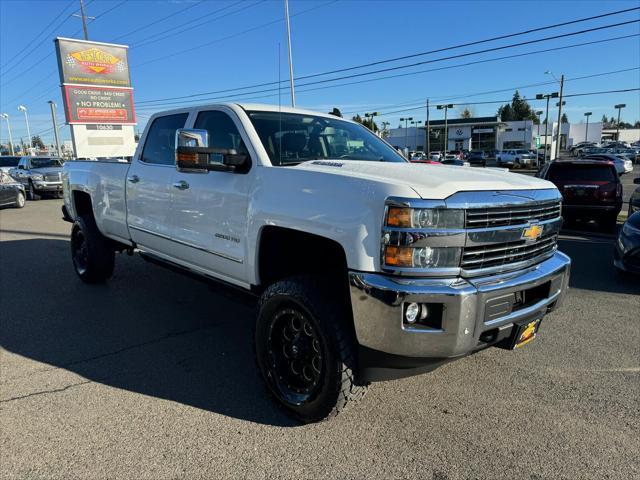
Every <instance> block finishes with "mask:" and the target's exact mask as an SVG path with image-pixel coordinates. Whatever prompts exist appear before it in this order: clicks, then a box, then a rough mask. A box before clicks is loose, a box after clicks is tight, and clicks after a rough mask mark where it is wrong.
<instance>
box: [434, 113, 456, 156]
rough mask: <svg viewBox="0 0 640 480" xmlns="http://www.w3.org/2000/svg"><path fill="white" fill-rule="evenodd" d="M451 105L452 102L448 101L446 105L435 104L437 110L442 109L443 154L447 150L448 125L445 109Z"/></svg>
mask: <svg viewBox="0 0 640 480" xmlns="http://www.w3.org/2000/svg"><path fill="white" fill-rule="evenodd" d="M453 107H454V105H453V104H452V103H449V104H447V105H438V106H436V108H437V109H438V110H442V109H444V154H445V155H446V154H447V152H448V151H449V126H448V125H447V111H448V110H449V109H450V108H453Z"/></svg>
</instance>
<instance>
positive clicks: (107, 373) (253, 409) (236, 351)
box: [0, 239, 299, 427]
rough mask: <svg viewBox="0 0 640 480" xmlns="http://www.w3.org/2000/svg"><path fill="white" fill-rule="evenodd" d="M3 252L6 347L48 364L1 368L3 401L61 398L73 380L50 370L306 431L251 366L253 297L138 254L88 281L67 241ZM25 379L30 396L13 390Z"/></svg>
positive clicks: (25, 243) (22, 243) (19, 244)
mask: <svg viewBox="0 0 640 480" xmlns="http://www.w3.org/2000/svg"><path fill="white" fill-rule="evenodd" d="M0 248H1V252H2V255H1V256H2V271H1V275H0V287H1V289H2V290H1V291H2V298H3V301H2V324H1V328H0V344H1V346H2V347H3V348H4V349H6V350H7V351H9V352H12V353H14V354H18V355H21V356H23V357H26V358H29V359H32V360H35V361H37V362H40V363H42V364H47V365H49V366H50V367H49V366H47V365H41V364H31V363H29V364H28V365H27V366H26V367H25V369H24V371H23V370H20V371H13V372H12V371H11V369H10V368H4V369H3V382H4V389H3V390H4V395H3V397H5V398H6V397H9V399H11V397H24V396H31V395H37V394H48V393H50V394H54V393H52V392H56V391H60V388H65V387H67V385H59V386H56V387H53V388H52V387H51V385H52V384H57V383H58V382H59V381H60V380H58V382H56V379H57V378H67V377H68V376H65V375H60V376H56V375H55V374H52V372H53V371H55V369H64V370H67V371H70V372H73V373H76V374H77V375H80V376H82V377H84V379H87V380H89V381H92V382H96V383H101V384H105V385H108V386H111V387H115V388H119V389H124V390H128V391H131V392H136V393H139V394H142V395H148V396H151V397H156V398H161V399H164V400H168V401H171V402H178V403H180V404H183V405H188V406H191V407H195V408H199V409H204V410H207V411H211V412H214V413H217V414H221V415H227V416H230V417H234V418H238V419H242V420H248V421H252V422H258V423H262V424H267V425H277V426H287V427H291V426H297V425H299V424H298V423H297V422H295V421H294V420H291V419H290V418H289V417H287V416H286V415H285V414H284V413H283V412H282V411H281V410H280V409H278V408H277V406H276V405H275V404H274V403H273V402H272V401H271V399H270V398H269V396H268V394H267V392H266V389H265V387H264V385H263V382H262V379H261V378H260V377H259V373H258V372H257V368H256V366H255V364H254V360H253V350H252V330H253V326H252V324H253V321H254V318H255V300H254V299H253V298H251V297H249V296H247V295H244V294H241V293H235V292H231V291H228V290H227V289H222V288H220V289H218V288H217V287H213V286H211V285H209V284H205V283H203V282H200V281H197V280H195V279H192V278H188V277H185V276H183V275H180V274H177V273H174V272H171V271H168V270H165V269H163V268H160V267H157V266H154V265H149V264H147V263H146V262H145V261H144V260H142V259H141V258H140V257H138V256H136V257H133V258H129V257H125V256H124V255H120V256H118V257H117V258H116V272H115V275H114V277H113V278H112V279H111V281H110V282H108V283H106V284H104V285H94V286H90V285H85V284H83V283H82V282H80V280H79V279H78V278H77V277H76V276H75V273H74V272H73V269H72V266H71V261H70V258H69V256H70V255H69V246H68V242H67V241H64V240H53V239H33V240H17V241H5V242H2V243H1V244H0ZM27 376H28V377H30V380H29V385H30V386H31V390H29V391H15V392H12V391H11V388H12V387H11V385H12V384H13V383H16V384H22V382H19V381H17V380H18V379H19V378H23V377H27ZM84 379H75V380H74V381H72V382H69V385H70V386H69V388H66V389H65V390H64V391H65V392H67V393H66V394H69V392H70V391H72V389H73V388H83V387H82V384H83V380H84ZM67 380H68V378H67ZM14 381H15V382H14ZM74 385H77V386H74ZM40 387H42V388H40ZM170 408H171V407H170Z"/></svg>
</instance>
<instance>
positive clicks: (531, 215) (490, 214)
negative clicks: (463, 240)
mask: <svg viewBox="0 0 640 480" xmlns="http://www.w3.org/2000/svg"><path fill="white" fill-rule="evenodd" d="M560 209H561V205H560V201H551V202H545V203H535V204H529V205H527V204H525V205H518V206H509V207H489V208H470V209H468V210H467V214H466V218H465V228H467V229H476V228H491V227H503V226H509V225H523V224H526V223H527V222H530V221H544V220H550V219H553V218H557V217H559V216H560Z"/></svg>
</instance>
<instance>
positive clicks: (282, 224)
mask: <svg viewBox="0 0 640 480" xmlns="http://www.w3.org/2000/svg"><path fill="white" fill-rule="evenodd" d="M63 183H64V199H65V201H64V207H63V215H64V217H65V219H67V220H69V221H71V222H73V228H72V232H71V253H72V259H73V265H74V268H75V270H76V272H77V274H78V276H79V277H80V278H81V279H82V280H84V281H86V282H89V283H95V282H101V281H105V280H107V279H108V278H109V277H110V276H111V274H112V272H113V269H114V257H115V252H123V251H127V252H129V253H131V252H134V251H137V252H139V253H140V254H141V255H143V256H144V257H145V258H146V259H149V260H152V261H154V263H160V264H166V265H168V266H171V267H173V268H176V267H179V268H181V269H184V270H185V271H187V272H190V273H192V274H193V273H196V274H199V275H201V276H203V277H205V278H208V279H214V280H216V281H221V282H225V283H227V284H230V285H233V286H235V287H240V288H241V289H245V290H247V291H248V292H251V293H253V294H254V295H256V296H259V301H258V307H259V311H258V315H257V320H256V322H255V350H256V357H257V363H258V366H259V368H260V370H261V373H262V375H263V377H264V379H265V382H266V384H267V386H268V387H269V390H270V391H271V392H272V393H273V395H274V396H275V397H276V399H277V400H278V401H279V402H280V403H281V404H283V405H284V406H285V407H286V408H287V409H288V410H289V411H290V412H292V413H293V414H294V415H295V416H297V417H298V418H300V419H301V420H303V421H307V422H309V421H317V420H321V419H324V418H327V417H330V416H332V415H335V414H336V413H338V412H339V411H341V410H342V409H343V408H344V407H345V406H346V405H347V404H348V403H349V402H350V401H352V400H355V399H357V398H360V397H361V396H362V395H363V394H364V392H365V391H366V388H367V386H368V384H369V383H370V382H371V381H377V380H386V379H391V378H397V377H401V376H407V375H411V374H415V373H420V372H425V371H429V370H432V369H434V368H436V367H437V366H439V365H442V364H443V363H445V362H448V361H451V360H454V359H457V358H461V357H464V356H466V355H469V354H472V353H474V352H477V351H479V350H482V349H484V348H486V347H490V346H500V347H504V348H515V347H518V346H521V345H524V344H526V343H528V342H530V341H531V340H532V339H533V338H535V336H536V333H537V331H538V328H539V325H540V321H541V319H542V318H543V316H544V315H545V314H546V313H547V312H549V311H551V310H553V309H554V308H556V307H557V306H558V305H559V304H560V302H561V300H562V298H563V296H564V294H565V292H566V291H567V288H568V281H569V270H570V259H569V258H568V257H567V256H566V255H564V254H562V253H560V252H559V251H557V245H556V243H557V236H558V232H559V229H560V226H561V223H562V219H561V216H560V211H561V196H560V193H559V192H558V190H557V189H556V188H555V187H554V185H553V184H551V183H549V182H547V181H544V180H540V179H537V178H533V177H528V176H524V175H519V174H516V173H508V172H504V171H497V170H490V169H478V168H464V167H456V166H454V167H449V166H443V165H435V166H430V165H421V164H411V163H408V162H407V161H406V160H405V159H404V158H403V157H402V156H401V155H399V154H398V153H397V152H396V151H395V150H394V149H393V148H392V147H391V146H390V145H388V144H387V143H386V142H385V141H383V140H382V139H380V138H378V137H377V136H375V135H373V134H372V133H371V132H370V131H369V130H367V129H366V128H364V127H363V126H362V125H359V124H357V123H354V122H351V121H348V120H344V119H342V118H339V117H337V116H335V115H330V114H322V113H316V112H311V111H305V110H299V109H290V108H278V107H274V106H265V105H249V104H222V105H211V106H203V107H189V108H183V109H177V110H172V111H168V112H163V113H158V114H155V115H154V116H153V117H151V119H150V120H149V123H148V125H147V128H146V129H145V132H144V134H143V135H142V138H141V140H140V144H139V146H138V148H137V151H136V153H135V155H134V157H133V159H132V161H131V163H130V164H122V163H117V162H112V163H109V162H68V163H66V164H65V166H64V172H63Z"/></svg>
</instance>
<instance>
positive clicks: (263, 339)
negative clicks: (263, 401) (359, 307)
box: [254, 276, 367, 423]
mask: <svg viewBox="0 0 640 480" xmlns="http://www.w3.org/2000/svg"><path fill="white" fill-rule="evenodd" d="M329 283H331V280H328V279H325V278H323V277H315V276H300V277H292V278H288V279H285V280H281V281H279V282H276V283H274V284H273V285H271V286H270V287H269V288H268V289H267V290H266V291H265V292H264V293H263V295H262V297H261V298H260V302H259V314H258V318H257V321H256V327H255V337H254V338H255V353H256V360H257V363H258V367H259V369H260V372H261V373H262V376H263V378H264V380H265V383H266V384H267V387H268V388H269V390H270V392H271V393H272V394H273V396H274V397H275V398H276V400H277V401H278V403H279V404H280V405H282V406H284V408H285V409H286V410H287V411H288V412H289V413H290V414H292V415H293V416H295V417H296V418H298V419H299V420H301V421H302V422H305V423H308V422H317V421H320V420H324V419H327V418H330V417H333V416H335V415H337V414H338V413H340V412H341V411H342V410H343V409H344V408H345V407H346V406H347V405H348V404H349V403H350V402H352V401H355V400H359V399H360V398H362V397H363V396H364V394H365V393H366V390H367V386H366V385H362V384H359V383H358V382H357V381H356V379H355V372H356V365H355V362H356V356H355V349H356V345H357V343H356V341H355V338H354V334H353V333H352V328H349V325H350V323H349V321H350V317H349V312H350V309H349V308H348V307H349V303H348V298H342V297H343V295H340V292H339V291H338V289H336V288H328V287H327V284H329Z"/></svg>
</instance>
